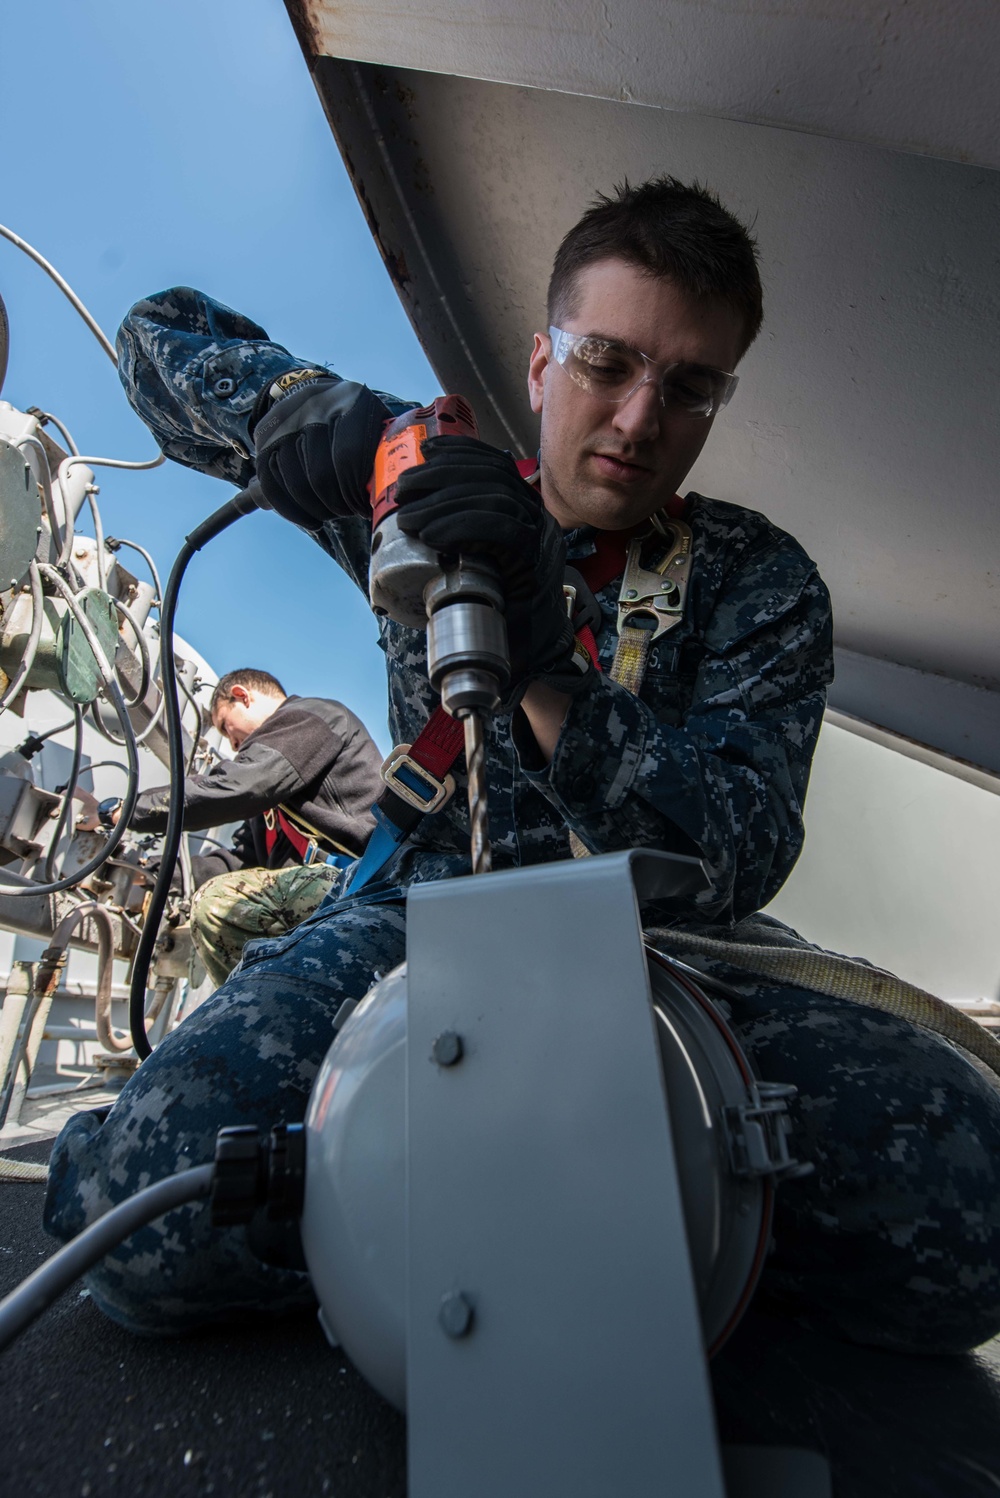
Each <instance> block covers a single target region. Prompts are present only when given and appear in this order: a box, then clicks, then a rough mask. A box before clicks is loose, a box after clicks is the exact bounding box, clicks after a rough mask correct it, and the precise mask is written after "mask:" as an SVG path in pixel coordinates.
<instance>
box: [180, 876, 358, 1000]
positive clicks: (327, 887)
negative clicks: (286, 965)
mask: <svg viewBox="0 0 1000 1498" xmlns="http://www.w3.org/2000/svg"><path fill="white" fill-rule="evenodd" d="M343 872H344V871H343V869H337V868H333V867H331V866H330V865H329V864H325V863H315V864H309V865H308V866H307V867H302V866H296V867H295V868H291V869H239V870H237V871H236V872H235V873H232V874H217V875H216V877H215V878H214V879H209V880H208V881H207V883H205V884H203V885H202V886H201V888H200V889H199V890H198V891H197V892H196V893H195V897H194V900H193V902H192V905H191V936H192V939H193V941H194V944H195V946H196V947H197V949H198V955H199V957H200V958H201V960H202V962H203V963H204V965H205V971H206V973H207V974H208V976H209V977H210V978H211V980H212V982H213V983H214V984H215V986H216V988H218V987H219V985H220V984H222V983H224V982H225V981H226V979H227V978H228V977H229V974H230V973H231V972H232V970H233V968H234V967H235V966H236V964H237V963H238V962H239V960H240V957H241V956H242V954H243V947H244V945H245V944H246V942H248V941H254V940H256V939H257V938H258V937H261V936H284V934H285V932H286V931H291V930H292V929H293V927H295V926H297V925H298V924H299V922H300V921H304V920H305V918H306V916H307V915H312V913H313V911H314V910H315V909H316V907H317V906H318V905H319V904H320V902H321V900H323V899H324V898H325V897H326V896H327V895H328V894H329V893H330V891H331V890H332V889H334V888H335V887H336V886H337V885H338V883H339V881H340V880H341V879H342V878H343Z"/></svg>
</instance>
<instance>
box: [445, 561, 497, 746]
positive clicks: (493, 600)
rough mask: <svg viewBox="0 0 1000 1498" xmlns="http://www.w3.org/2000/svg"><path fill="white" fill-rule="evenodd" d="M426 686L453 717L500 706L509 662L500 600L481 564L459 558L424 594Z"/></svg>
mask: <svg viewBox="0 0 1000 1498" xmlns="http://www.w3.org/2000/svg"><path fill="white" fill-rule="evenodd" d="M424 604H425V607H426V610H427V667H428V676H429V678H430V683H431V686H432V687H433V688H434V690H435V691H437V692H440V693H441V703H442V706H443V707H444V709H445V711H446V712H449V713H451V714H452V716H453V717H459V718H461V717H464V716H466V714H468V713H492V712H495V711H496V709H497V707H499V705H500V689H501V687H503V686H504V685H505V684H506V681H507V678H508V675H509V668H510V660H509V655H508V650H507V629H506V625H505V624H504V617H503V595H502V593H501V591H500V588H499V584H498V581H497V577H496V574H495V572H494V571H493V570H492V568H491V567H490V566H489V564H488V563H486V562H480V561H478V560H475V559H470V558H467V557H464V558H462V559H460V561H459V562H458V565H457V566H454V567H449V568H446V569H445V570H444V571H443V572H440V573H439V574H438V576H437V577H436V578H434V579H433V580H432V581H431V582H429V583H428V585H427V587H426V588H425V590H424Z"/></svg>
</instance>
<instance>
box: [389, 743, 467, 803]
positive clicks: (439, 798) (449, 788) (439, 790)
mask: <svg viewBox="0 0 1000 1498" xmlns="http://www.w3.org/2000/svg"><path fill="white" fill-rule="evenodd" d="M412 748H413V745H412V744H397V745H396V747H395V749H393V750H392V751H391V752H390V753H389V756H388V758H387V759H386V760H385V761H384V762H383V765H382V768H381V769H380V770H379V775H380V776H381V777H382V779H383V781H384V782H385V784H386V785H387V786H388V787H389V789H390V790H391V791H392V792H393V793H394V794H395V795H397V796H398V797H399V799H400V800H401V801H405V802H406V804H407V805H408V806H412V807H413V808H414V809H415V810H416V811H422V812H424V813H429V812H432V811H440V810H441V808H442V806H445V805H447V803H448V802H449V801H450V800H451V798H452V796H453V795H454V794H455V777H454V776H453V775H446V776H445V777H444V779H443V780H438V778H437V776H436V775H433V774H432V773H431V771H430V770H428V769H427V767H426V765H422V764H419V763H418V762H417V760H415V759H414V758H413V755H412V754H411V753H410V750H411V749H412ZM401 772H402V774H408V775H409V776H410V782H409V783H408V782H407V781H406V780H405V779H403V778H402V774H401ZM414 780H415V781H416V782H417V784H416V785H414V784H413V783H412V782H413V781H414ZM423 786H426V787H427V788H428V790H429V792H430V795H424V794H422V790H421V787H423Z"/></svg>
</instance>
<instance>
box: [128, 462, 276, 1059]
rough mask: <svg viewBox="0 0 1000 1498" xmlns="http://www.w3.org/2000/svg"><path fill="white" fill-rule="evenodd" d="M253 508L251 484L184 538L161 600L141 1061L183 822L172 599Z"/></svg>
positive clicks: (136, 981) (140, 964)
mask: <svg viewBox="0 0 1000 1498" xmlns="http://www.w3.org/2000/svg"><path fill="white" fill-rule="evenodd" d="M258 508H266V505H265V504H264V501H263V495H262V494H261V493H260V489H259V487H258V485H257V482H256V480H254V481H253V482H252V483H251V484H250V485H249V486H248V487H247V488H246V489H241V490H240V492H239V494H234V495H233V497H232V499H228V500H227V501H226V503H225V504H224V505H220V507H219V508H218V509H217V510H216V511H215V512H214V514H212V515H209V517H208V519H207V520H203V521H202V523H201V525H199V526H196V527H195V529H194V530H193V531H192V532H191V534H190V535H189V536H187V537H186V538H185V541H184V545H183V546H182V547H181V549H180V551H179V552H178V553H177V557H176V559H175V561H174V565H173V567H172V568H171V569H170V577H169V578H168V580H167V587H166V591H165V592H164V595H163V606H162V608H161V609H160V691H161V692H162V693H163V696H164V702H165V717H166V726H167V744H168V747H169V752H170V806H169V810H168V812H167V827H166V832H165V833H164V837H163V857H162V859H161V860H160V868H159V872H158V873H157V876H156V883H155V884H154V885H153V892H152V894H151V895H150V897H149V905H148V907H147V909H146V918H145V921H144V922H143V927H142V936H141V937H140V938H139V946H138V948H137V950H136V954H135V960H134V962H133V964H132V982H131V986H130V988H129V1002H128V1022H129V1030H130V1032H131V1035H132V1044H133V1045H134V1046H135V1051H136V1055H137V1056H138V1057H139V1059H140V1060H141V1061H144V1060H145V1059H146V1057H147V1056H150V1055H152V1046H151V1045H150V1043H149V1038H148V1036H147V1035H146V981H147V979H148V977H149V968H150V963H151V962H152V960H153V949H154V947H155V946H156V938H157V935H158V933H159V926H160V920H161V918H162V916H163V911H164V908H165V907H166V903H167V895H168V894H169V892H170V881H171V879H172V878H173V874H174V865H175V863H176V862H177V854H178V851H179V849H180V845H181V833H182V827H183V819H184V731H183V728H182V726H181V706H180V699H179V697H178V693H177V680H176V675H175V672H176V660H175V656H174V615H175V614H176V612H177V595H178V594H179V592H180V586H181V581H182V579H183V577H184V573H185V571H186V570H187V565H188V562H190V560H191V558H192V557H193V556H194V555H195V553H196V552H199V551H200V550H201V548H202V547H203V546H206V545H207V544H208V542H209V541H212V540H214V539H215V537H216V536H219V535H221V534H222V532H223V531H224V530H228V528H229V527H230V526H231V525H232V524H234V522H235V521H237V520H239V519H240V517H241V516H243V515H249V514H250V513H251V511H253V510H256V509H258Z"/></svg>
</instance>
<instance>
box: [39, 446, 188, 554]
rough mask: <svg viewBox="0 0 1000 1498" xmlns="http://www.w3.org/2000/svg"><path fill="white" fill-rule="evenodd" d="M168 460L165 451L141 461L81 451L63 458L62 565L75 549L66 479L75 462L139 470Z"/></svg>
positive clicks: (58, 472) (60, 481)
mask: <svg viewBox="0 0 1000 1498" xmlns="http://www.w3.org/2000/svg"><path fill="white" fill-rule="evenodd" d="M166 461H167V457H166V454H165V453H157V455H156V457H155V458H148V459H146V460H145V461H143V462H141V463H133V462H126V461H125V459H124V458H92V457H89V456H87V455H86V454H83V455H81V454H80V453H74V454H73V456H72V457H70V458H63V460H62V462H61V463H60V464H59V467H58V468H57V469H56V481H57V483H58V485H59V493H60V494H61V495H62V502H63V513H64V515H65V517H66V530H65V533H64V536H63V544H62V551H61V552H60V555H59V562H60V565H61V566H65V564H66V563H67V562H68V561H69V554H70V552H71V551H72V549H73V534H74V532H73V516H72V513H71V511H70V505H69V500H68V499H67V497H66V488H65V482H64V481H65V478H66V475H67V474H68V473H69V471H70V469H71V468H72V467H73V465H74V464H75V463H85V464H86V465H87V467H88V468H129V469H132V470H134V471H138V470H141V469H144V468H159V466H160V464H161V463H165V462H166ZM89 497H90V496H89V495H88V498H89ZM91 510H92V511H93V512H94V513H95V514H96V506H95V505H94V503H93V502H92V503H91ZM98 565H100V563H99V564H98Z"/></svg>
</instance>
